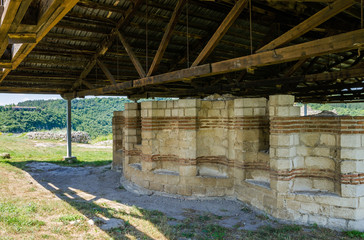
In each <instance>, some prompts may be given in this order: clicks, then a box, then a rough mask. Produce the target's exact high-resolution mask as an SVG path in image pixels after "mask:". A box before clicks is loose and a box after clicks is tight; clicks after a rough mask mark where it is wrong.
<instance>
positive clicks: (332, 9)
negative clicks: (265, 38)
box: [256, 0, 356, 53]
mask: <svg viewBox="0 0 364 240" xmlns="http://www.w3.org/2000/svg"><path fill="white" fill-rule="evenodd" d="M355 3H356V1H355V0H336V1H335V2H334V3H332V4H330V5H329V6H327V7H325V8H324V9H322V10H321V11H319V12H317V13H316V14H314V15H313V16H311V17H309V18H308V19H306V20H305V21H303V22H301V23H300V24H298V25H297V26H295V27H294V28H292V29H291V30H289V31H288V32H286V33H284V34H282V35H281V36H279V37H278V38H276V39H274V40H273V41H271V42H270V43H268V44H267V45H265V46H263V47H261V48H260V49H258V50H257V51H256V52H258V53H259V52H263V51H267V50H272V49H275V48H277V47H279V46H282V45H284V44H286V43H288V42H291V41H292V40H294V39H297V38H298V37H300V36H302V35H303V34H305V33H307V32H309V31H310V30H312V29H314V28H315V27H317V26H319V25H320V24H322V23H324V22H326V21H327V20H328V19H330V18H332V17H333V16H335V15H337V14H338V13H340V12H342V11H344V10H345V9H347V8H349V7H351V6H352V5H354V4H355Z"/></svg>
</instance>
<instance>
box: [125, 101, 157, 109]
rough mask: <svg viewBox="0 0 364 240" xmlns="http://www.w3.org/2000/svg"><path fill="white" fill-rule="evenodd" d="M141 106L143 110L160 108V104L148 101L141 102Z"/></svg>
mask: <svg viewBox="0 0 364 240" xmlns="http://www.w3.org/2000/svg"><path fill="white" fill-rule="evenodd" d="M140 104H141V108H142V109H151V108H157V106H158V103H157V102H156V101H146V102H141V103H140ZM125 105H126V104H125Z"/></svg>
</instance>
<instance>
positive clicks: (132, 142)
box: [124, 103, 141, 165]
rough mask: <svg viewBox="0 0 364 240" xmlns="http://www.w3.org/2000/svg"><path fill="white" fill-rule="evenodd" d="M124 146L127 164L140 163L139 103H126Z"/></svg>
mask: <svg viewBox="0 0 364 240" xmlns="http://www.w3.org/2000/svg"><path fill="white" fill-rule="evenodd" d="M124 117H125V127H124V147H125V161H124V165H125V164H132V163H140V153H141V150H140V147H141V145H140V144H141V125H140V110H139V104H138V103H126V104H125V111H124Z"/></svg>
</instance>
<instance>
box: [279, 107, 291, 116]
mask: <svg viewBox="0 0 364 240" xmlns="http://www.w3.org/2000/svg"><path fill="white" fill-rule="evenodd" d="M289 110H290V107H276V112H277V116H280V117H288V116H290V115H289Z"/></svg>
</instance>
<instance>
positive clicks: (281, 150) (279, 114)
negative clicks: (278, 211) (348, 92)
mask: <svg viewBox="0 0 364 240" xmlns="http://www.w3.org/2000/svg"><path fill="white" fill-rule="evenodd" d="M293 104H294V96H291V95H274V96H270V97H269V117H270V124H271V129H270V131H271V133H270V139H269V140H270V149H269V154H270V169H271V171H272V172H271V181H270V187H271V188H272V189H273V190H276V191H277V192H281V193H285V192H289V191H290V190H291V189H290V188H291V177H292V176H291V175H290V171H291V170H292V168H293V161H294V159H295V157H296V146H297V145H298V144H299V138H298V134H297V133H290V132H289V131H284V126H280V125H279V123H280V120H287V119H289V118H290V117H298V116H300V108H299V107H294V106H293ZM272 126H274V127H272Z"/></svg>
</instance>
